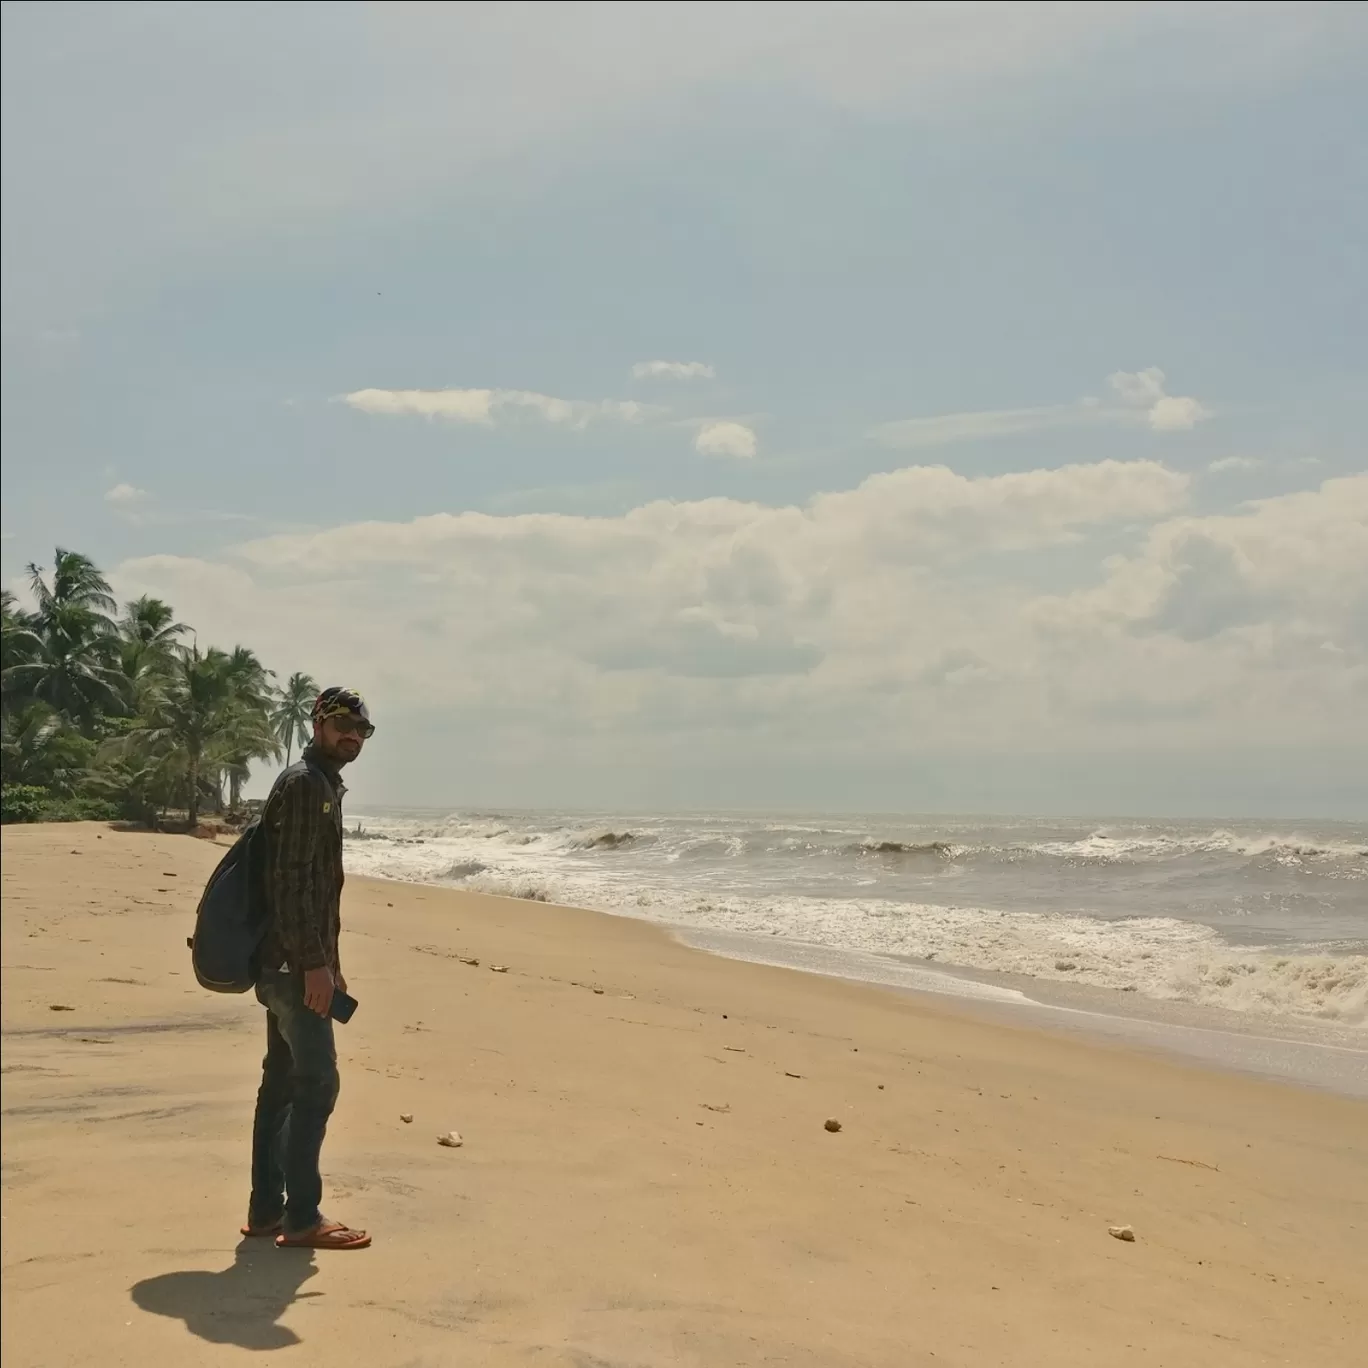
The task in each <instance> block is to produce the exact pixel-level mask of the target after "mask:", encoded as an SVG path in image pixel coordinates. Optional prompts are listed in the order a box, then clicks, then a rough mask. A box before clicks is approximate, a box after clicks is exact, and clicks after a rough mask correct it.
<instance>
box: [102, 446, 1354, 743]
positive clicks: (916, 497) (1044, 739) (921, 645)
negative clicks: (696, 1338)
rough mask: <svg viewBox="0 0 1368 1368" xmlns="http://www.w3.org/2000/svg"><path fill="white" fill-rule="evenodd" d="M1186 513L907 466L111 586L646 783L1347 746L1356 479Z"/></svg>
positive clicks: (1081, 472)
mask: <svg viewBox="0 0 1368 1368" xmlns="http://www.w3.org/2000/svg"><path fill="white" fill-rule="evenodd" d="M1189 488H1190V480H1189V478H1188V477H1187V476H1185V475H1183V474H1181V473H1179V472H1175V471H1172V470H1169V469H1167V468H1166V467H1164V466H1163V465H1161V464H1159V463H1156V462H1150V461H1135V462H1115V461H1103V462H1097V463H1090V464H1082V465H1074V466H1063V467H1058V468H1051V469H1040V470H1033V471H1028V472H1020V473H1015V474H1010V475H995V476H981V477H977V478H968V477H965V476H963V475H960V474H958V473H956V472H954V471H951V470H947V469H945V468H944V467H938V466H917V467H909V468H906V469H902V470H895V471H889V472H885V473H881V474H879V475H875V476H872V477H870V478H869V479H867V480H865V481H863V482H862V483H860V484H859V485H857V486H855V487H853V488H850V489H844V490H833V491H829V492H827V493H823V494H820V495H817V496H815V497H813V498H811V499H809V500H807V501H806V502H805V503H803V504H801V505H783V504H773V505H771V504H761V503H749V502H743V501H740V500H735V499H728V498H714V499H703V500H698V501H693V502H684V503H675V502H667V501H660V502H654V503H648V504H643V505H641V506H639V507H636V508H633V509H631V510H630V511H628V512H627V513H625V514H623V515H621V516H613V517H586V516H577V515H569V514H551V513H522V514H516V515H510V516H502V517H500V516H493V515H490V514H484V513H469V512H467V513H459V514H453V513H434V514H430V515H427V516H424V517H419V518H415V519H413V520H411V521H406V522H385V521H375V522H360V523H352V524H347V525H344V526H339V527H333V528H325V529H320V530H316V531H313V532H302V533H290V534H282V535H277V536H272V537H266V538H261V539H258V540H255V541H251V542H246V543H243V544H241V545H239V546H238V547H236V548H235V549H234V550H233V552H232V553H231V554H230V555H227V556H225V557H223V558H221V559H217V560H208V559H193V558H176V557H166V556H163V557H154V558H143V559H140V560H135V561H129V562H125V563H124V564H123V565H122V566H120V567H118V569H117V572H116V574H115V583H116V587H117V589H118V591H119V592H120V593H121V594H123V595H133V594H135V593H140V592H147V593H155V594H158V595H160V596H162V597H165V598H167V599H168V600H169V601H171V602H172V603H174V604H175V606H176V609H177V611H178V613H179V614H180V615H181V616H182V617H184V618H186V619H187V620H190V621H193V622H195V623H196V625H197V626H199V627H201V629H202V631H203V632H204V633H205V634H207V635H208V636H210V637H212V639H214V640H224V641H233V640H250V641H251V642H252V644H253V645H254V647H257V648H258V649H259V650H260V651H261V653H262V655H263V658H265V659H267V660H270V661H272V662H279V663H280V665H281V666H282V667H285V668H305V667H307V668H308V669H310V670H311V671H312V672H314V673H315V674H317V675H325V674H326V675H328V676H329V677H338V678H343V677H345V678H365V679H366V680H367V681H368V683H369V686H370V687H369V688H368V693H370V694H372V695H374V696H375V699H376V700H377V704H378V705H379V706H383V707H384V708H386V709H387V710H388V709H393V710H395V711H402V710H404V709H405V708H412V709H415V710H420V711H421V712H422V715H424V716H429V717H430V716H433V715H437V714H440V715H443V716H458V715H459V716H469V717H471V718H477V719H479V722H478V726H479V728H480V729H481V734H482V735H484V734H493V733H494V732H498V734H499V735H500V737H501V738H502V740H501V742H500V744H501V745H504V744H506V745H507V746H509V747H515V748H519V753H524V752H525V753H527V754H536V753H537V748H538V747H541V748H543V751H545V748H548V747H550V748H553V749H554V748H556V747H562V748H563V747H565V746H574V745H580V744H581V743H582V744H583V746H585V747H591V746H593V745H601V744H603V743H604V740H605V738H607V739H608V740H611V743H612V744H613V745H614V746H618V747H621V746H624V745H629V744H630V746H631V747H632V753H633V754H634V755H635V756H637V757H638V762H639V759H640V757H641V756H644V755H647V754H651V755H663V754H665V752H664V751H662V750H661V749H659V748H660V747H673V748H675V749H673V750H671V751H670V752H669V753H670V754H673V755H676V756H680V755H687V756H688V758H689V760H690V762H691V763H695V762H697V761H699V759H700V757H704V756H707V755H714V756H716V757H718V762H719V763H721V762H722V760H724V759H726V757H727V756H729V755H734V754H735V747H736V746H737V745H739V744H742V743H744V744H747V745H749V744H752V743H754V744H756V745H760V744H762V743H763V744H764V745H767V746H773V747H780V748H782V752H783V754H785V755H790V756H796V755H815V754H818V753H822V754H827V755H839V756H841V757H842V758H843V762H844V759H845V758H849V757H850V756H853V755H867V756H871V757H887V756H889V755H892V754H898V753H901V752H909V751H913V750H915V749H916V748H917V747H919V746H920V747H924V746H925V745H926V744H927V743H928V740H932V741H934V743H935V744H936V745H942V744H945V745H951V744H955V745H961V746H965V747H970V748H979V747H996V748H999V749H1001V750H1005V751H1006V752H1009V753H1010V752H1021V751H1024V750H1026V749H1029V748H1031V747H1039V746H1046V745H1047V746H1051V747H1054V748H1057V749H1060V750H1061V751H1062V750H1065V749H1068V748H1075V749H1077V748H1078V747H1096V746H1100V745H1107V746H1112V745H1117V744H1124V743H1133V744H1143V745H1145V746H1147V747H1149V746H1154V745H1161V744H1162V745H1166V746H1174V747H1184V746H1191V745H1201V746H1206V747H1209V746H1211V745H1215V744H1230V745H1235V746H1241V745H1245V744H1248V743H1257V744H1266V742H1267V738H1268V737H1269V736H1276V737H1278V738H1279V742H1280V743H1285V744H1300V743H1325V742H1326V741H1327V740H1333V738H1334V737H1336V736H1343V735H1347V734H1352V732H1353V729H1354V728H1355V727H1356V726H1357V725H1359V723H1360V722H1361V711H1362V697H1363V692H1364V690H1365V689H1368V475H1363V476H1355V477H1348V478H1344V479H1338V480H1332V481H1327V482H1326V483H1325V484H1324V485H1322V486H1321V487H1320V488H1319V489H1312V490H1305V491H1301V492H1299V493H1297V494H1291V495H1285V496H1281V497H1278V498H1274V499H1267V500H1261V501H1257V502H1255V503H1250V504H1245V505H1242V506H1240V507H1239V508H1236V509H1234V510H1232V511H1229V512H1225V513H1221V514H1209V515H1201V516H1197V515H1193V514H1190V513H1188V512H1187V511H1186V502H1187V496H1188V491H1189ZM1137 526H1138V527H1139V529H1140V530H1139V531H1138V533H1137V530H1136V529H1137ZM1066 547H1067V548H1068V553H1067V555H1062V556H1061V555H1060V554H1059V550H1060V548H1066ZM320 584H326V585H327V586H328V589H329V592H328V593H326V594H320V593H319V585H320ZM296 662H297V663H298V664H296ZM500 728H504V729H505V730H503V731H500V730H499V729H500ZM567 738H576V739H574V740H567ZM709 747H712V748H713V749H712V750H709ZM556 753H557V754H562V753H563V752H562V751H560V750H558V751H557V752H556ZM585 754H586V755H588V754H589V752H588V751H586V752H585Z"/></svg>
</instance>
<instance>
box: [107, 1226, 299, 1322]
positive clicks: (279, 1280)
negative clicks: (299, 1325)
mask: <svg viewBox="0 0 1368 1368" xmlns="http://www.w3.org/2000/svg"><path fill="white" fill-rule="evenodd" d="M263 1246H264V1247H263ZM317 1272H318V1268H317V1266H316V1265H315V1263H314V1261H313V1253H312V1251H311V1250H307V1249H276V1248H275V1247H274V1246H273V1245H272V1243H271V1241H270V1240H260V1239H255V1240H251V1239H244V1240H243V1241H242V1243H241V1244H239V1245H238V1247H237V1249H236V1250H235V1251H234V1253H233V1263H232V1266H231V1267H230V1268H225V1269H223V1270H221V1271H220V1272H218V1273H210V1272H206V1271H202V1270H195V1271H186V1272H183V1273H163V1274H161V1275H160V1276H158V1277H155V1278H145V1279H144V1280H143V1281H142V1282H140V1283H134V1285H133V1287H132V1289H131V1293H132V1297H133V1300H134V1302H135V1303H137V1305H138V1306H139V1307H141V1308H142V1310H144V1311H150V1312H151V1313H152V1314H153V1315H154V1316H171V1317H173V1318H174V1319H176V1320H183V1321H184V1322H185V1328H186V1329H187V1330H188V1331H189V1332H190V1333H191V1334H192V1335H198V1336H199V1338H200V1339H202V1340H208V1341H209V1342H210V1343H211V1344H236V1345H239V1346H240V1347H242V1348H243V1349H288V1348H289V1347H290V1346H291V1345H292V1344H298V1343H299V1336H298V1335H296V1334H295V1332H294V1331H293V1330H291V1329H289V1327H288V1326H284V1325H281V1324H279V1321H280V1318H281V1316H283V1315H284V1314H285V1312H286V1311H288V1310H289V1309H290V1306H291V1305H292V1304H293V1303H294V1302H295V1301H296V1300H297V1299H298V1298H299V1297H301V1296H304V1297H314V1296H321V1295H322V1293H318V1292H304V1293H301V1292H300V1290H299V1289H300V1288H301V1287H302V1286H303V1285H304V1284H305V1283H306V1282H307V1281H308V1280H309V1279H310V1278H312V1277H313V1275H314V1274H315V1273H317Z"/></svg>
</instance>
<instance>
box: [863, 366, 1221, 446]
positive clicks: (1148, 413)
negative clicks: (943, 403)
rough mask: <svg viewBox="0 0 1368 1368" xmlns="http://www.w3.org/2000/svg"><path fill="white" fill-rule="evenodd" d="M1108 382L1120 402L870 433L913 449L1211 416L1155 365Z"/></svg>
mask: <svg viewBox="0 0 1368 1368" xmlns="http://www.w3.org/2000/svg"><path fill="white" fill-rule="evenodd" d="M1107 383H1108V384H1109V385H1110V387H1111V389H1112V392H1113V393H1114V394H1115V395H1116V397H1117V399H1118V400H1119V403H1116V404H1106V403H1103V402H1102V401H1101V400H1099V399H1094V398H1086V399H1080V400H1078V401H1077V402H1076V403H1072V404H1042V405H1038V406H1035V407H1031V408H1012V409H973V410H969V411H967V412H963V413H938V414H933V415H931V416H929V417H926V418H902V419H898V420H897V421H895V422H891V423H883V424H881V425H880V426H879V427H877V428H875V429H874V430H873V432H871V433H870V436H871V437H872V438H873V439H874V440H875V441H876V442H879V443H881V444H882V445H884V446H888V447H898V448H901V449H904V450H915V449H917V448H919V447H936V446H945V445H948V444H949V443H951V442H975V441H983V440H985V439H987V438H991V437H1012V436H1015V435H1017V434H1019V433H1023V432H1043V431H1046V430H1048V429H1052V428H1067V427H1086V426H1091V425H1094V424H1107V423H1122V424H1125V423H1136V422H1140V421H1144V422H1147V423H1148V424H1149V426H1150V427H1151V428H1152V429H1153V430H1154V431H1155V432H1180V431H1185V430H1187V429H1188V428H1191V427H1195V426H1196V425H1197V424H1198V423H1199V422H1201V421H1202V420H1203V419H1204V418H1209V417H1210V416H1211V414H1210V412H1209V411H1208V410H1207V409H1206V408H1205V407H1204V406H1203V405H1202V404H1200V403H1199V402H1198V401H1197V400H1196V399H1191V398H1175V397H1173V396H1171V395H1167V394H1165V393H1164V372H1163V371H1161V370H1160V369H1159V368H1158V367H1157V366H1150V367H1149V368H1147V369H1146V370H1142V371H1116V372H1115V373H1114V374H1112V375H1110V376H1108V377H1107Z"/></svg>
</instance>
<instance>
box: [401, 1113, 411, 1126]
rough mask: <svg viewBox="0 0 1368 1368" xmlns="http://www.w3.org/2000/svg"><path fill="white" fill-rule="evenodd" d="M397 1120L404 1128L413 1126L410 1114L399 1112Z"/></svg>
mask: <svg viewBox="0 0 1368 1368" xmlns="http://www.w3.org/2000/svg"><path fill="white" fill-rule="evenodd" d="M399 1119H400V1120H401V1121H402V1122H403V1123H404V1125H406V1126H411V1125H412V1124H413V1113H412V1112H400V1113H399Z"/></svg>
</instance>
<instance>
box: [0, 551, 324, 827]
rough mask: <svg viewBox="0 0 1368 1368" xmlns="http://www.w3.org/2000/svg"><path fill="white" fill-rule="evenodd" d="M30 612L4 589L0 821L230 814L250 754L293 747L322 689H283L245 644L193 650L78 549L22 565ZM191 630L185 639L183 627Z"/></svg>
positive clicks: (164, 615) (179, 627)
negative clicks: (118, 598)
mask: <svg viewBox="0 0 1368 1368" xmlns="http://www.w3.org/2000/svg"><path fill="white" fill-rule="evenodd" d="M28 569H29V588H30V591H31V594H32V598H33V602H34V604H35V605H36V606H35V607H34V608H33V609H32V610H26V609H23V608H21V607H20V606H19V603H18V600H17V599H16V598H15V596H14V595H13V594H12V593H11V592H10V591H9V590H8V589H6V590H4V591H3V608H4V631H3V646H2V649H0V655H2V656H3V659H2V660H0V750H2V751H3V785H0V820H3V821H6V822H42V821H58V822H65V821H81V820H92V819H95V820H111V819H115V818H123V819H126V820H130V821H135V822H141V823H144V824H146V825H148V826H160V825H161V824H162V823H163V821H164V820H165V817H166V814H167V812H168V811H173V810H174V811H178V812H183V813H184V814H185V818H186V823H187V825H188V826H189V828H190V829H191V830H193V829H194V828H195V826H196V825H197V824H198V822H199V819H200V816H201V814H202V813H204V812H206V811H208V812H215V813H223V812H225V811H226V812H230V813H231V812H237V811H238V810H239V809H240V808H241V803H242V786H243V784H244V783H245V781H246V779H247V776H248V773H249V770H250V766H251V764H252V762H253V761H255V760H273V761H274V760H279V759H280V758H281V756H282V754H283V755H284V756H285V757H286V758H287V760H288V758H289V757H290V755H292V753H293V750H294V746H295V745H296V743H297V744H299V745H300V746H302V745H303V744H304V743H305V742H306V740H307V738H308V735H309V709H310V706H311V704H312V702H313V699H314V697H315V695H316V694H317V693H318V687H317V685H316V684H315V683H314V681H313V680H312V679H310V678H309V676H308V675H305V674H293V675H291V676H290V678H289V680H288V682H287V683H286V684H285V686H284V687H283V688H278V687H277V686H276V684H275V682H274V681H275V675H274V674H273V672H272V671H270V670H268V669H266V667H265V666H264V665H263V664H262V663H261V661H259V660H258V659H257V657H256V655H255V654H254V653H253V652H252V651H250V650H248V649H247V647H245V646H237V647H234V648H233V650H231V651H223V650H219V649H218V648H216V647H209V648H208V649H207V650H203V651H202V650H201V649H200V647H199V644H198V642H197V641H196V640H195V638H194V634H193V633H192V632H191V631H190V629H189V628H188V627H186V626H185V625H184V624H183V623H180V622H177V621H176V615H175V613H174V612H173V611H172V609H171V607H170V605H169V604H165V603H163V602H161V600H160V599H154V598H148V597H146V596H144V597H143V598H140V599H135V600H133V601H132V602H130V603H126V604H125V605H124V610H123V613H122V615H120V616H116V615H117V614H118V610H119V605H118V604H117V603H116V602H115V600H114V596H113V594H112V593H111V592H110V587H109V584H108V582H107V581H106V580H105V578H104V576H103V575H102V574H101V573H100V571H99V570H98V569H97V568H96V566H95V565H94V563H93V562H92V561H91V560H90V559H89V558H88V557H86V556H82V555H80V554H79V553H78V552H75V551H65V550H63V549H61V548H60V547H59V548H58V549H57V551H56V555H55V558H54V564H53V567H52V571H51V573H50V574H48V573H46V572H45V571H44V570H43V569H42V568H40V567H39V566H36V565H30V566H29V567H28ZM187 637H188V638H190V640H189V643H187V641H186V638H187Z"/></svg>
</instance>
